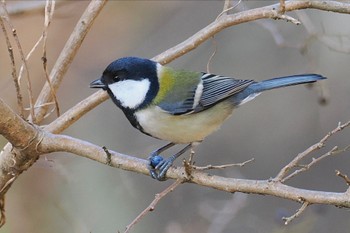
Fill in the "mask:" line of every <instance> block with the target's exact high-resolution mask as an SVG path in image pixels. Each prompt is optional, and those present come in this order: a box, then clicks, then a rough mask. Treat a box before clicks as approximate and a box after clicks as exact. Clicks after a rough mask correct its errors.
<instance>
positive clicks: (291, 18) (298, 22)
mask: <svg viewBox="0 0 350 233" xmlns="http://www.w3.org/2000/svg"><path fill="white" fill-rule="evenodd" d="M272 18H273V19H282V20H286V21H287V22H291V23H294V24H295V25H300V24H301V22H300V21H299V20H297V19H295V18H293V17H291V16H289V15H280V14H277V15H275V16H273V17H272Z"/></svg>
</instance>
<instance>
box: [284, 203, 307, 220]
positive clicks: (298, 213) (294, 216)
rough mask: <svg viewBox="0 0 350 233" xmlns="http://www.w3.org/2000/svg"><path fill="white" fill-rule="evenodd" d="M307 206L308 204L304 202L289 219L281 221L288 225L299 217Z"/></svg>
mask: <svg viewBox="0 0 350 233" xmlns="http://www.w3.org/2000/svg"><path fill="white" fill-rule="evenodd" d="M309 205H310V203H309V202H307V201H305V202H304V203H303V205H302V206H301V207H300V208H299V209H298V210H297V212H296V213H295V214H293V215H292V216H290V217H283V218H282V219H283V221H284V224H285V225H288V224H289V223H290V222H291V221H293V220H294V219H296V218H297V217H299V216H300V215H301V214H302V213H303V212H304V211H305V210H306V207H308V206H309Z"/></svg>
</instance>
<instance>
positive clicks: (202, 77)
mask: <svg viewBox="0 0 350 233" xmlns="http://www.w3.org/2000/svg"><path fill="white" fill-rule="evenodd" d="M322 79H325V77H323V76H321V75H318V74H301V75H293V76H287V77H280V78H273V79H269V80H265V81H261V82H256V81H254V80H242V79H235V78H231V77H227V76H221V75H214V74H209V73H204V72H192V71H185V70H175V69H172V68H170V67H167V66H162V65H161V64H159V63H157V62H154V61H152V60H149V59H144V58H138V57H124V58H120V59H118V60H115V61H113V62H112V63H111V64H109V65H108V66H107V68H106V69H105V70H104V72H103V74H102V77H101V78H100V79H97V80H95V81H93V82H91V84H90V87H91V88H102V89H103V90H105V91H107V93H108V94H109V96H110V97H111V99H112V100H113V102H114V103H115V104H116V105H117V106H118V107H119V108H120V109H121V110H122V111H123V112H124V114H125V116H126V117H127V118H128V120H129V121H130V123H131V124H132V126H134V127H135V128H136V129H138V130H140V131H141V132H142V133H145V134H147V135H149V136H152V137H154V138H158V139H162V140H166V141H169V142H170V143H169V144H167V145H165V146H163V147H161V148H159V149H157V150H155V151H154V152H153V153H151V155H150V157H149V169H150V175H151V176H152V177H153V178H155V179H157V180H165V175H166V172H167V170H168V169H169V167H170V166H171V165H172V163H173V162H174V160H175V159H176V158H177V157H179V156H180V155H181V154H183V153H184V152H186V151H187V150H189V149H190V148H191V146H192V145H194V144H196V143H199V142H201V141H203V139H204V138H205V137H207V136H208V135H209V134H211V133H213V132H214V131H215V130H217V129H218V128H219V127H220V126H221V124H222V123H223V122H224V121H225V120H226V119H227V118H228V117H229V116H230V115H231V114H232V111H233V110H234V109H235V108H237V107H239V106H240V105H242V104H244V103H246V102H248V101H250V100H252V99H254V98H255V97H256V96H258V95H259V94H260V93H261V92H263V91H266V90H271V89H274V88H279V87H285V86H291V85H298V84H304V83H312V82H316V81H318V80H322ZM176 144H187V145H186V146H185V147H184V148H183V149H182V150H180V151H179V152H177V153H176V154H174V155H172V156H171V157H169V158H168V159H163V157H161V156H160V154H161V153H162V152H164V151H165V150H167V149H169V148H170V147H172V146H174V145H176Z"/></svg>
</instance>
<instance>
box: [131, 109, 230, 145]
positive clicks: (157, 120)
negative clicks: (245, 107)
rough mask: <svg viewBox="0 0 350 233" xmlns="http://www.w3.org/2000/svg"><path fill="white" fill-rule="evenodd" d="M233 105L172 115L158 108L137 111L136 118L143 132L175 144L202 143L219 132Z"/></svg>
mask: <svg viewBox="0 0 350 233" xmlns="http://www.w3.org/2000/svg"><path fill="white" fill-rule="evenodd" d="M232 110H233V108H232V105H230V104H229V103H226V102H222V103H219V104H217V105H215V106H213V107H212V108H210V109H207V110H205V111H203V112H198V113H194V114H187V115H171V114H169V113H167V112H165V111H163V110H162V109H160V108H159V107H157V106H154V107H148V108H147V109H143V110H140V111H137V112H136V113H135V118H136V119H137V121H138V123H139V125H140V126H141V127H142V128H143V131H144V132H145V133H147V134H150V135H151V136H153V137H156V138H159V139H163V140H166V141H171V142H174V143H191V142H197V141H202V140H203V139H204V138H205V137H206V136H208V135H209V134H211V133H212V132H214V131H215V130H217V129H218V128H219V127H220V125H221V124H222V123H223V122H224V120H225V119H227V117H229V116H230V115H231V113H232Z"/></svg>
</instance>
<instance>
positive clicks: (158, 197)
mask: <svg viewBox="0 0 350 233" xmlns="http://www.w3.org/2000/svg"><path fill="white" fill-rule="evenodd" d="M183 182H184V181H183V180H182V179H178V180H176V181H175V182H174V183H172V184H171V185H170V186H169V187H168V188H166V189H165V190H164V191H163V192H161V193H157V194H156V195H155V198H154V200H153V201H152V202H151V204H149V206H147V208H146V209H144V210H143V211H142V212H141V213H140V214H139V215H138V216H137V217H136V218H135V219H134V220H133V221H132V222H131V223H130V224H129V225H127V226H126V229H125V231H124V233H127V232H129V231H130V230H131V228H132V227H133V226H135V225H136V224H137V223H138V222H139V221H140V220H141V219H142V218H143V217H144V216H146V214H147V213H149V212H150V211H153V210H154V209H155V207H156V205H157V204H158V202H159V201H160V200H161V199H162V198H163V197H165V196H166V195H168V194H169V193H170V192H172V191H174V189H176V188H177V187H178V186H179V185H180V184H182V183H183Z"/></svg>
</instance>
